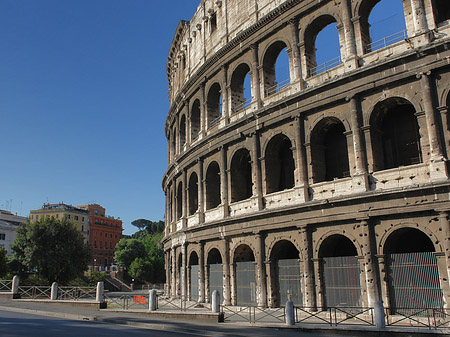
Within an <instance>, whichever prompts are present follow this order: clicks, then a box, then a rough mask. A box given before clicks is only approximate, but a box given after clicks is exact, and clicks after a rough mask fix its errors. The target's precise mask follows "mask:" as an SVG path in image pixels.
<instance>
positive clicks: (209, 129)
mask: <svg viewBox="0 0 450 337" xmlns="http://www.w3.org/2000/svg"><path fill="white" fill-rule="evenodd" d="M379 1H380V0H333V1H330V0H322V1H319V0H276V1H274V0H254V1H242V0H202V1H201V3H200V5H199V7H198V9H197V11H196V13H195V14H194V16H193V18H192V19H191V21H181V22H180V24H179V25H178V28H177V30H176V33H175V36H174V39H173V42H172V46H171V48H170V51H169V58H168V62H167V76H168V79H169V99H170V103H171V106H170V111H169V113H168V115H167V120H166V124H165V133H166V136H167V140H168V144H169V146H168V149H169V151H168V167H167V171H166V173H165V174H164V177H163V181H162V187H163V190H164V192H165V196H166V211H165V223H166V228H165V237H164V240H163V245H164V251H165V262H166V289H165V290H166V294H169V295H170V296H172V297H179V296H183V297H185V298H190V299H193V300H196V301H199V302H207V301H210V299H211V292H212V290H213V289H222V292H221V300H222V301H223V303H224V304H227V305H230V304H233V305H236V304H238V305H257V306H261V307H265V306H279V305H283V304H284V301H285V300H286V299H287V297H292V298H293V300H294V302H295V303H296V304H298V305H303V306H306V307H310V308H323V307H327V306H338V305H341V306H373V303H374V302H375V301H379V300H382V301H383V303H384V305H385V306H386V307H391V308H393V309H395V308H401V307H405V306H409V307H411V306H416V307H417V306H437V307H447V306H448V305H449V304H450V288H449V278H450V222H449V212H450V201H449V199H450V180H449V165H448V158H449V154H450V118H449V117H448V107H449V105H450V50H449V48H450V10H449V6H448V1H447V0H402V4H403V9H404V17H405V22H406V28H407V29H406V36H405V37H404V38H401V39H399V40H398V41H397V42H395V43H391V44H389V43H386V44H384V45H382V46H381V47H380V46H378V47H377V46H376V45H375V44H374V43H373V42H374V41H372V40H371V36H370V32H369V23H368V22H369V21H368V17H369V15H370V13H371V11H372V9H373V7H374V6H375V5H376V4H377V3H378V2H379ZM383 1H391V0H383ZM331 23H337V26H336V27H337V30H338V36H339V44H340V46H341V49H340V58H339V60H338V61H337V63H336V64H334V66H333V67H331V68H330V69H327V68H325V69H321V68H318V67H317V64H316V55H315V53H316V48H315V39H316V36H317V34H318V33H319V32H320V31H321V30H322V29H323V28H324V27H326V26H327V25H329V24H331ZM282 53H287V57H288V60H289V78H287V79H283V78H278V77H277V74H276V69H277V68H276V64H277V60H278V59H279V56H280V55H282ZM283 55H284V54H283ZM246 79H247V81H248V82H245V81H246ZM245 83H248V84H247V85H246V86H247V88H245V85H244V84H245ZM423 265H426V266H427V268H428V269H427V274H426V275H427V277H422V278H417V275H418V274H419V273H418V272H419V271H420V270H421V269H420V268H421V267H420V266H423ZM401 267H403V269H402V270H406V275H407V277H406V278H405V276H402V275H401V274H399V273H398V272H397V271H398V270H399V269H398V268H401ZM422 271H423V270H422ZM336 280H338V281H336ZM405 282H406V283H405ZM407 282H409V283H407ZM427 282H428V283H427ZM405 287H407V288H409V289H411V291H412V292H411V294H412V295H411V294H409V295H405V294H404V293H403V292H402V289H403V288H405ZM421 287H422V288H423V289H425V288H427V289H432V291H431V292H430V293H427V294H425V291H424V290H421V289H422V288H421ZM424 294H425V295H424ZM422 295H423V296H422ZM420 296H422V297H420ZM419 297H420V298H421V299H420V300H419Z"/></svg>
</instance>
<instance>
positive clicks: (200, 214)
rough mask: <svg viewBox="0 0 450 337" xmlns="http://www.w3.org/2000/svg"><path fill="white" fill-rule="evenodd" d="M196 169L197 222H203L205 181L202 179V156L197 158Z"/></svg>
mask: <svg viewBox="0 0 450 337" xmlns="http://www.w3.org/2000/svg"><path fill="white" fill-rule="evenodd" d="M197 170H198V222H199V223H203V222H205V201H204V194H203V191H204V190H203V188H204V186H205V182H204V181H203V158H199V159H198V161H197Z"/></svg>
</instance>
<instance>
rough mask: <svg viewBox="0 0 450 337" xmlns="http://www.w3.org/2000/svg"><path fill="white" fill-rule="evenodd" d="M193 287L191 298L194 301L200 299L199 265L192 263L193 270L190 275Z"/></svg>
mask: <svg viewBox="0 0 450 337" xmlns="http://www.w3.org/2000/svg"><path fill="white" fill-rule="evenodd" d="M189 279H190V281H191V282H190V284H191V289H190V294H191V300H192V301H198V265H192V266H191V272H190V275H189Z"/></svg>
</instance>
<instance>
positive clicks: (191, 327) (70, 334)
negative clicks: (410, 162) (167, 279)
mask: <svg viewBox="0 0 450 337" xmlns="http://www.w3.org/2000/svg"><path fill="white" fill-rule="evenodd" d="M180 325H181V324H180V322H178V324H177V325H176V326H173V325H172V326H171V325H170V324H167V325H166V324H164V325H161V324H155V325H152V326H146V327H136V326H128V325H120V324H111V323H102V322H93V321H75V320H68V319H59V318H49V317H44V316H39V315H30V314H24V313H18V312H9V311H1V310H0V337H16V336H27V337H89V336H94V337H103V336H105V337H113V336H126V337H135V336H150V337H151V336H164V337H166V336H167V337H171V336H174V337H175V336H207V337H231V336H239V337H240V336H242V337H273V336H296V337H300V336H301V337H317V336H321V337H327V336H330V337H331V336H332V337H335V336H337V335H336V334H333V333H331V332H330V333H323V332H322V333H317V334H316V333H314V332H299V331H295V330H277V329H261V328H252V327H236V326H234V327H231V326H228V327H227V326H225V325H214V326H208V325H204V326H202V325H197V324H189V323H185V324H182V327H181V326H180ZM347 336H350V334H347Z"/></svg>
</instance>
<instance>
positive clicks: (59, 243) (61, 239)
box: [12, 217, 92, 283]
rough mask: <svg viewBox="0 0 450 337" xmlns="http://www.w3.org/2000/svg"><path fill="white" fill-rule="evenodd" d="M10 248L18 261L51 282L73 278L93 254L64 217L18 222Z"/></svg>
mask: <svg viewBox="0 0 450 337" xmlns="http://www.w3.org/2000/svg"><path fill="white" fill-rule="evenodd" d="M12 250H13V252H14V257H15V259H16V260H17V261H19V262H20V263H21V264H22V265H24V266H26V267H27V268H28V270H36V271H37V273H38V274H39V276H40V277H42V278H45V279H47V280H48V281H49V282H50V283H52V282H59V283H64V282H68V281H71V280H73V279H74V278H76V277H77V276H78V275H80V274H81V273H82V272H83V271H85V270H86V269H87V266H88V263H89V261H90V260H91V256H92V253H91V249H90V247H89V246H88V244H87V243H85V242H84V236H83V235H82V234H81V232H80V231H79V230H78V229H77V228H76V227H75V225H74V224H73V223H71V222H70V221H69V220H68V219H67V218H66V217H64V218H63V219H62V220H58V219H54V218H42V219H41V220H39V221H37V222H33V223H29V224H22V225H20V226H19V229H18V231H17V238H16V241H15V242H14V245H13V246H12Z"/></svg>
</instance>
